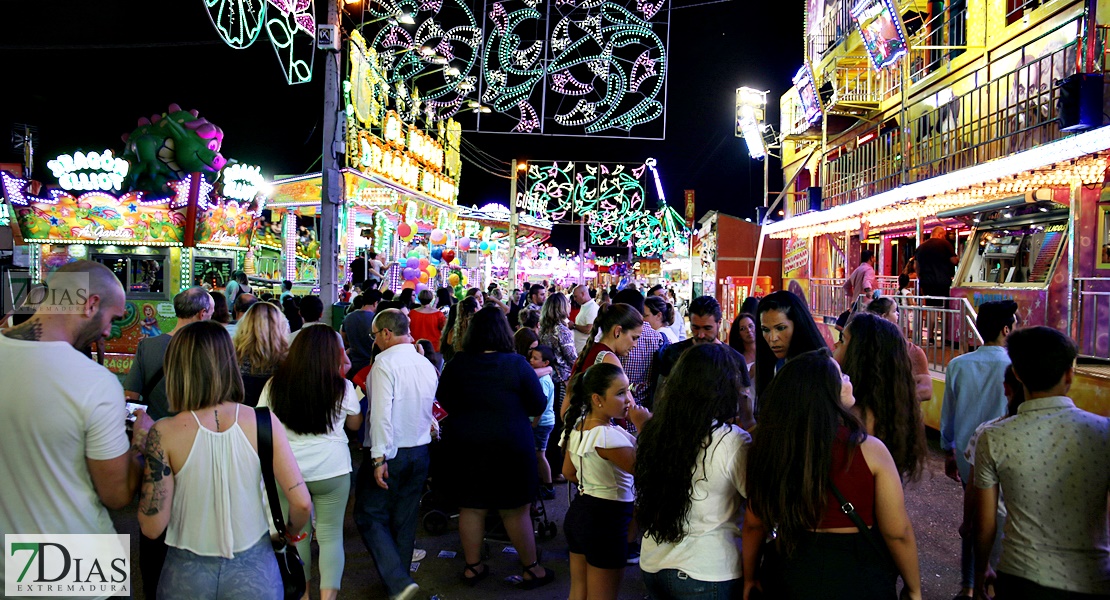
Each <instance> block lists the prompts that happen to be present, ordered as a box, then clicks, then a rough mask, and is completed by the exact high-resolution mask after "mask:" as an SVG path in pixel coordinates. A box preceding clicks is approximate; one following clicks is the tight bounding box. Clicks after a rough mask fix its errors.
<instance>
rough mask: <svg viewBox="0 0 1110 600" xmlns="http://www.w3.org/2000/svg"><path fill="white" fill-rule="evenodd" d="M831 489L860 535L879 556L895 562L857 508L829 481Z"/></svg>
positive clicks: (841, 508)
mask: <svg viewBox="0 0 1110 600" xmlns="http://www.w3.org/2000/svg"><path fill="white" fill-rule="evenodd" d="M829 487H830V488H832V493H833V495H834V496H836V501H837V502H839V503H840V510H841V512H843V513H844V514H846V515H848V518H849V519H851V520H852V523H854V524H855V525H856V527H857V528H858V529H859V531H860V533H862V534H863V537H865V538H867V541H869V542H871V546H872V547H873V548H875V551H876V552H878V553H879V556H881V557H886V558H885V560H887V561H888V562H893V561H892V559H891V558H890V552H889V551H884V550H883V547H882V546H880V545H879V541H878V540H877V539H875V532H874V531H872V529H871V528H869V527H868V526H867V524H866V523H864V522H863V517H860V516H859V513H857V512H856V507H855V506H853V505H852V503H851V502H848V499H847V498H845V497H844V494H841V493H840V489H839V488H837V487H836V484H835V483H833V482H832V481H829Z"/></svg>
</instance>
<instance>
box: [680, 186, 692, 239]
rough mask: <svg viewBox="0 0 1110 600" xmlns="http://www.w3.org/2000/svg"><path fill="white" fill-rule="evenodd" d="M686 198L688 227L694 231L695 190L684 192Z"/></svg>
mask: <svg viewBox="0 0 1110 600" xmlns="http://www.w3.org/2000/svg"><path fill="white" fill-rule="evenodd" d="M682 193H683V195H684V196H685V197H686V213H685V214H686V227H689V228H690V230H691V231H693V229H694V190H682Z"/></svg>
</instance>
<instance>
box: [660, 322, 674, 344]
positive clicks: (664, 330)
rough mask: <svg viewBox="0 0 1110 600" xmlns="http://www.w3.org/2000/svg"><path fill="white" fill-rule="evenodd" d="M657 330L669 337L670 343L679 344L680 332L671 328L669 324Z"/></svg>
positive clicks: (668, 341)
mask: <svg viewBox="0 0 1110 600" xmlns="http://www.w3.org/2000/svg"><path fill="white" fill-rule="evenodd" d="M656 331H658V332H659V334H660V335H662V336H663V337H664V338H666V339H667V343H668V344H677V343H678V341H679V340H678V334H677V333H675V332H674V330H673V329H671V328H670V327H669V326H667V327H663V328H662V329H658V330H656Z"/></svg>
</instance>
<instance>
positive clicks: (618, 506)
mask: <svg viewBox="0 0 1110 600" xmlns="http://www.w3.org/2000/svg"><path fill="white" fill-rule="evenodd" d="M632 505H633V503H632V502H618V501H616V500H604V499H602V498H595V497H593V496H587V495H586V494H579V495H578V497H577V498H575V499H574V501H573V502H571V504H570V508H569V509H568V510H567V516H566V520H564V522H563V531H564V532H565V533H566V536H567V546H568V547H569V548H570V551H571V552H573V553H575V554H584V555H585V556H586V563H587V564H589V565H590V566H591V567H596V568H598V569H623V568H624V566H625V563H626V562H627V561H628V525H629V523H631V522H632Z"/></svg>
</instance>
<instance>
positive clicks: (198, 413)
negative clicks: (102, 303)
mask: <svg viewBox="0 0 1110 600" xmlns="http://www.w3.org/2000/svg"><path fill="white" fill-rule="evenodd" d="M165 364H166V365H167V368H166V370H165V371H166V396H167V398H168V399H169V404H170V409H171V410H172V411H174V412H178V413H179V414H178V415H176V416H174V417H170V418H166V419H162V420H161V421H159V422H157V423H155V425H154V427H152V428H151V432H150V434H149V436H148V437H147V447H146V451H145V453H144V454H145V456H146V467H145V469H144V473H143V485H142V495H141V497H140V499H139V525H140V527H141V528H142V532H143V534H144V535H145V536H147V537H148V538H157V537H158V536H160V535H161V534H162V532H163V531H165V532H166V545H167V546H169V551H168V552H167V554H166V561H165V564H164V566H163V568H162V577H161V580H160V582H159V585H158V595H159V597H160V598H217V597H219V598H225V597H226V598H247V597H249V598H260V599H269V598H273V599H275V600H280V598H281V597H282V583H281V576H280V574H279V573H278V570H277V561H276V560H275V559H274V554H273V549H272V547H271V545H270V541H269V539H268V538H269V527H268V525H267V523H268V512H267V511H266V510H265V508H264V506H263V503H262V485H261V481H262V469H261V463H260V462H259V460H258V438H257V426H256V421H255V414H254V411H253V410H251V409H249V408H245V407H242V406H241V405H240V403H241V401H242V398H243V383H242V379H241V378H240V376H239V368H238V364H237V362H236V360H235V350H234V347H233V346H232V344H231V337H230V336H229V335H228V333H227V331H226V330H225V329H224V328H223V327H221V326H220V325H219V324H218V323H213V322H211V321H202V322H199V323H194V324H192V325H188V326H186V327H184V328H182V329H181V331H178V332H177V333H176V334H174V336H173V340H172V341H171V342H170V345H169V348H168V349H167V350H166V359H165ZM271 421H272V422H273V446H274V465H273V467H274V478H275V479H276V481H277V485H278V486H280V488H281V489H282V490H283V491H284V492H285V495H286V497H287V498H288V499H289V507H290V508H289V525H288V527H287V529H288V534H289V536H290V537H291V538H292V539H293V540H294V541H295V540H296V537H297V536H298V534H299V533H300V531H301V529H302V528H303V527H304V525H305V523H306V522H307V521H308V518H309V513H310V512H311V510H312V502H311V500H310V498H309V494H308V490H307V488H306V487H305V485H304V481H303V480H302V478H301V473H300V469H299V468H298V467H297V462H296V460H295V459H294V457H293V452H292V450H291V449H290V447H289V442H288V440H287V439H286V436H285V430H284V429H283V428H282V427H281V426H280V423H279V422H278V421H277V419H276V418H273V416H272V415H271Z"/></svg>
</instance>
